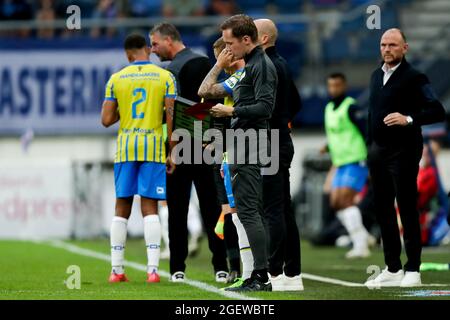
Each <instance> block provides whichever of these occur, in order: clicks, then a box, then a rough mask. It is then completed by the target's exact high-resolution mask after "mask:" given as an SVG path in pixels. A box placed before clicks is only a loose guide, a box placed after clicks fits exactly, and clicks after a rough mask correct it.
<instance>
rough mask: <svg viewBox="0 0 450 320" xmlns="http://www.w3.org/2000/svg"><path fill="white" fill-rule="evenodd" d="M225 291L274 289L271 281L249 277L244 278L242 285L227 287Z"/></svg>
mask: <svg viewBox="0 0 450 320" xmlns="http://www.w3.org/2000/svg"><path fill="white" fill-rule="evenodd" d="M225 291H234V292H245V291H272V285H271V284H270V282H267V283H264V282H262V281H260V280H259V279H256V278H248V279H246V280H244V282H243V283H242V285H241V286H239V287H231V288H230V287H229V288H225Z"/></svg>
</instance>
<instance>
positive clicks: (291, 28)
mask: <svg viewBox="0 0 450 320" xmlns="http://www.w3.org/2000/svg"><path fill="white" fill-rule="evenodd" d="M277 28H278V31H279V33H289V32H305V31H307V30H308V24H307V23H304V22H298V23H277Z"/></svg>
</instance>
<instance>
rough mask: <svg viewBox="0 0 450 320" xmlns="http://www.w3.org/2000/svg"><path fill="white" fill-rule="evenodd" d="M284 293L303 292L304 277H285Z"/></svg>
mask: <svg viewBox="0 0 450 320" xmlns="http://www.w3.org/2000/svg"><path fill="white" fill-rule="evenodd" d="M284 288H285V290H284V291H303V290H304V287H303V280H302V275H301V274H299V275H298V276H293V277H288V276H286V275H285V276H284Z"/></svg>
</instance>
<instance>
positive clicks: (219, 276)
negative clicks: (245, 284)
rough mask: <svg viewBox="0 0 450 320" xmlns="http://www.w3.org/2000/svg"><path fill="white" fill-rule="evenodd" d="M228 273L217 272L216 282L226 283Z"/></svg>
mask: <svg viewBox="0 0 450 320" xmlns="http://www.w3.org/2000/svg"><path fill="white" fill-rule="evenodd" d="M227 278H228V272H226V271H217V272H216V282H219V283H227Z"/></svg>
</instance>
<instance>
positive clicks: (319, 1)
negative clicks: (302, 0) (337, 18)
mask: <svg viewBox="0 0 450 320" xmlns="http://www.w3.org/2000/svg"><path fill="white" fill-rule="evenodd" d="M341 2H342V1H341V0H312V4H313V5H314V6H316V7H319V8H320V7H333V6H337V5H338V4H340V3H341Z"/></svg>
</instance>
